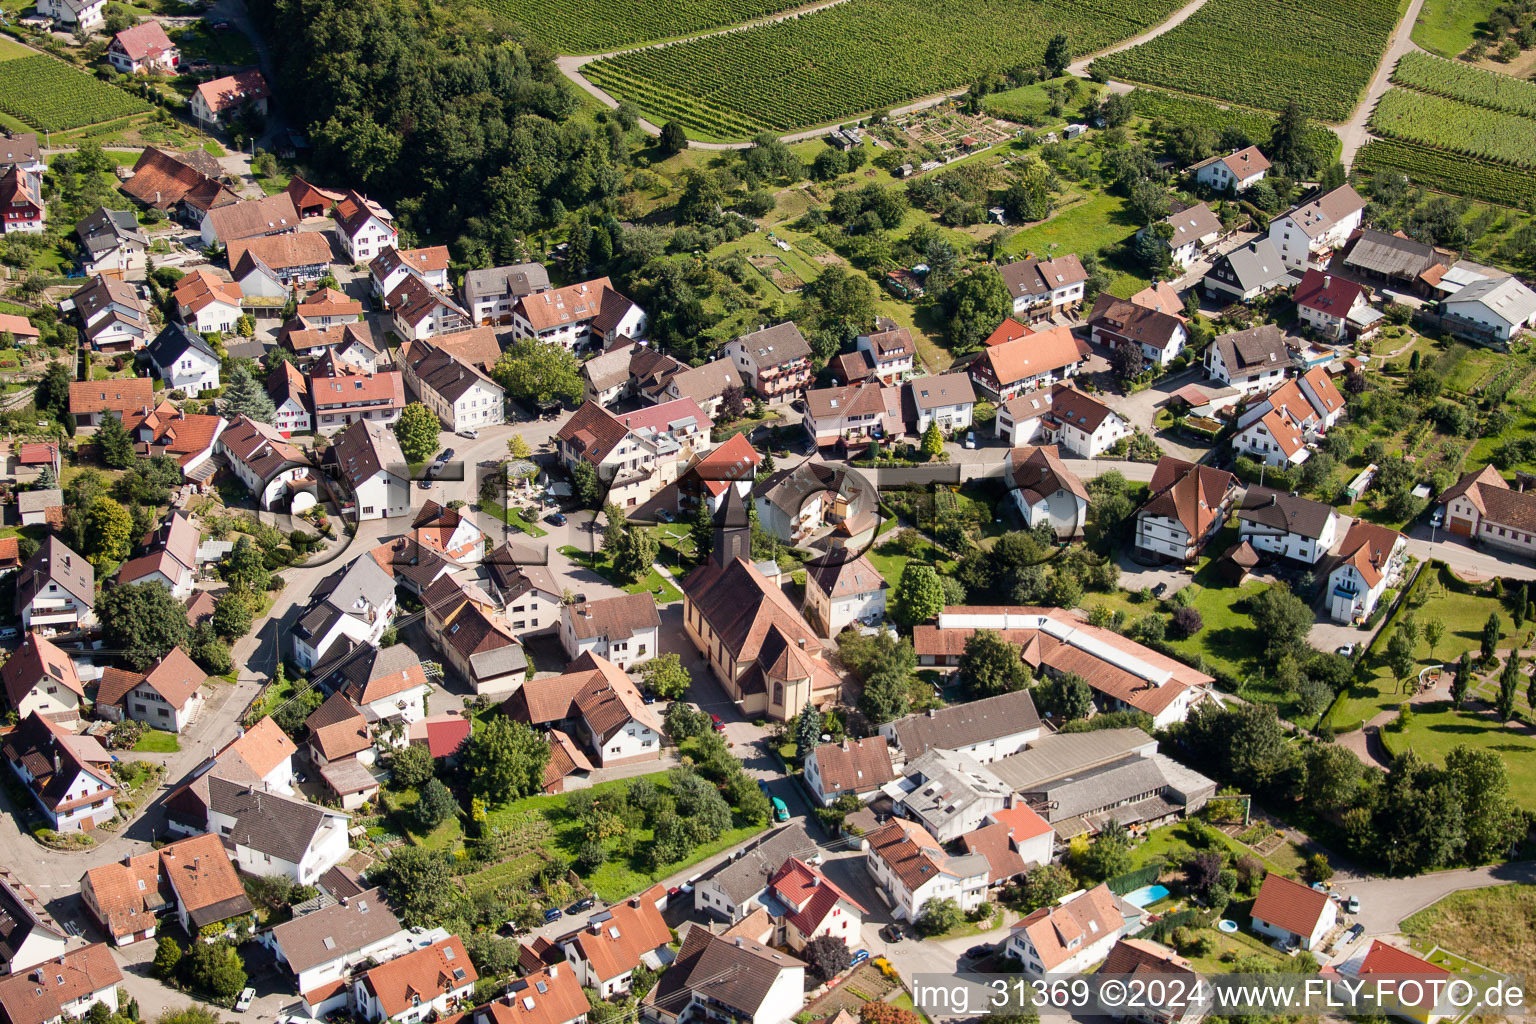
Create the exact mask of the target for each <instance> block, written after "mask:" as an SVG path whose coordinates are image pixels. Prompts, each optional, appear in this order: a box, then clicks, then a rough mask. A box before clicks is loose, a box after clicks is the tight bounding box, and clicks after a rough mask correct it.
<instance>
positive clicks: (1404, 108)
mask: <svg viewBox="0 0 1536 1024" xmlns="http://www.w3.org/2000/svg"><path fill="white" fill-rule="evenodd" d="M1371 128H1372V130H1373V131H1375V132H1376V133H1377V134H1379V135H1385V136H1388V137H1389V138H1394V139H1402V140H1404V141H1407V142H1417V143H1420V144H1422V145H1426V146H1433V147H1435V148H1437V149H1443V150H1446V151H1448V152H1452V153H1460V154H1462V155H1463V156H1470V157H1480V158H1482V159H1485V160H1497V161H1499V162H1500V163H1506V164H1514V165H1516V166H1519V167H1530V166H1531V165H1532V164H1536V120H1533V119H1532V118H1528V117H1519V116H1517V115H1515V114H1506V113H1504V112H1503V111H1499V110H1487V109H1484V108H1483V107H1474V106H1472V105H1471V104H1468V103H1459V102H1457V101H1456V100H1448V99H1444V98H1442V97H1440V96H1431V95H1429V94H1428V93H1422V92H1414V91H1412V90H1410V89H1388V90H1387V92H1386V94H1385V95H1384V96H1382V97H1381V102H1379V103H1377V104H1376V110H1375V112H1374V113H1372V114H1371Z"/></svg>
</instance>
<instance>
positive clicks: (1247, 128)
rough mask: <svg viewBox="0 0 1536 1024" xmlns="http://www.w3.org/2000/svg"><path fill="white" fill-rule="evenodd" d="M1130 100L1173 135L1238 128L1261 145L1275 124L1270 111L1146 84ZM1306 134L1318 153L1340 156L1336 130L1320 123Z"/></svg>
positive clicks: (1308, 129) (1311, 127) (1150, 119)
mask: <svg viewBox="0 0 1536 1024" xmlns="http://www.w3.org/2000/svg"><path fill="white" fill-rule="evenodd" d="M1131 99H1132V101H1133V102H1134V103H1135V105H1136V116H1137V117H1144V118H1146V119H1148V120H1149V121H1151V122H1153V123H1154V124H1161V126H1162V129H1163V132H1162V133H1163V134H1164V135H1171V134H1173V132H1174V131H1175V130H1176V129H1179V128H1182V127H1184V126H1185V125H1195V126H1197V127H1201V128H1209V129H1211V131H1213V132H1215V133H1216V134H1217V135H1220V134H1221V133H1222V132H1224V131H1227V130H1228V129H1235V130H1236V131H1240V132H1242V133H1243V134H1244V135H1246V136H1248V138H1250V139H1251V140H1253V141H1254V142H1257V143H1260V144H1262V143H1263V142H1264V141H1265V140H1267V139H1268V138H1269V137H1270V134H1271V133H1272V132H1273V131H1274V127H1275V115H1274V114H1272V113H1269V112H1268V111H1264V110H1250V109H1248V108H1247V107H1239V106H1219V105H1217V104H1215V103H1212V102H1211V101H1210V100H1202V99H1196V98H1195V97H1193V96H1181V95H1179V94H1177V93H1171V92H1164V91H1163V90H1161V89H1149V88H1146V87H1145V86H1143V87H1141V88H1139V89H1137V90H1136V91H1135V92H1133V93H1131ZM1307 137H1308V139H1309V140H1310V141H1311V143H1312V148H1313V149H1315V150H1316V151H1317V152H1319V153H1332V154H1334V156H1335V158H1336V157H1337V155H1338V152H1339V137H1338V136H1337V135H1335V134H1334V133H1333V129H1331V128H1325V127H1324V126H1322V125H1320V124H1310V125H1309V126H1308V128H1307Z"/></svg>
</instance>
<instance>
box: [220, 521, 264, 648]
mask: <svg viewBox="0 0 1536 1024" xmlns="http://www.w3.org/2000/svg"><path fill="white" fill-rule="evenodd" d="M240 539H241V540H245V539H246V538H244V537H242V538H240ZM252 598H253V595H252V594H251V592H250V591H248V590H246V589H245V588H243V587H231V588H230V589H229V590H227V591H225V592H224V593H222V594H220V595H219V596H218V598H217V599H215V600H214V602H213V619H212V621H213V628H214V631H215V632H217V633H218V635H219V636H221V637H223V638H224V639H226V640H235V639H238V638H239V637H242V636H245V634H247V633H249V632H250V631H251V622H252V621H253V618H254V617H253V615H252V612H251V605H252V604H253V603H254V602H253V600H252Z"/></svg>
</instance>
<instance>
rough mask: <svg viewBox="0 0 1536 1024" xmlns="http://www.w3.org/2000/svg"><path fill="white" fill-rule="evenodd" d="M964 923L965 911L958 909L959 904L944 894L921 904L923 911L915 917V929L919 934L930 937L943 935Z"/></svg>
mask: <svg viewBox="0 0 1536 1024" xmlns="http://www.w3.org/2000/svg"><path fill="white" fill-rule="evenodd" d="M964 923H965V911H963V910H961V909H960V904H958V903H956V902H955V900H954V897H952V896H944V897H940V898H938V899H929V900H928V901H927V902H925V903H924V904H923V912H922V914H920V915H919V916H918V918H917V931H918V934H920V935H926V936H929V937H932V936H935V935H943V934H944V933H945V932H947V931H949V930H950V929H951V928H958V927H960V926H961V925H962V924H964Z"/></svg>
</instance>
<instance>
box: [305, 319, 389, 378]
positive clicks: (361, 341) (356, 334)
mask: <svg viewBox="0 0 1536 1024" xmlns="http://www.w3.org/2000/svg"><path fill="white" fill-rule="evenodd" d="M278 344H280V345H285V346H287V347H288V349H289V350H291V351H292V352H293V353H294V355H296V356H298V357H299V359H300V360H321V359H324V358H325V357H326V356H330V357H331V362H332V364H333V366H335V367H343V366H346V367H351V368H352V370H353V371H354V372H357V373H377V372H379V371H380V370H383V369H386V368H387V367H388V366H389V365H390V359H389V354H388V353H387V352H383V351H380V345H379V342H377V341H375V340H374V339H373V331H372V330H371V329H370V328H369V327H368V325H367V324H366V323H356V324H333V325H331V326H330V327H303V326H297V325H296V323H289V324H288V325H285V326H284V328H283V329H282V330H281V331H279V332H278Z"/></svg>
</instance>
